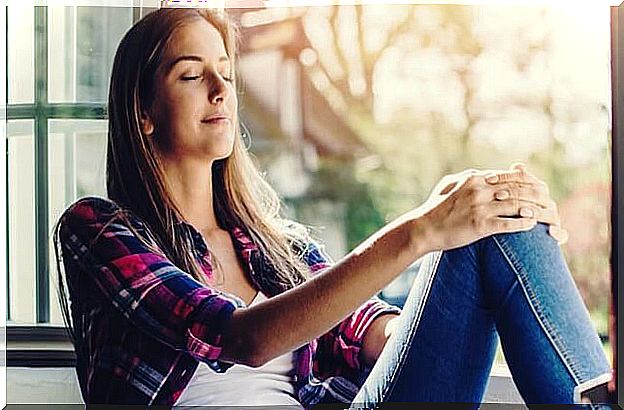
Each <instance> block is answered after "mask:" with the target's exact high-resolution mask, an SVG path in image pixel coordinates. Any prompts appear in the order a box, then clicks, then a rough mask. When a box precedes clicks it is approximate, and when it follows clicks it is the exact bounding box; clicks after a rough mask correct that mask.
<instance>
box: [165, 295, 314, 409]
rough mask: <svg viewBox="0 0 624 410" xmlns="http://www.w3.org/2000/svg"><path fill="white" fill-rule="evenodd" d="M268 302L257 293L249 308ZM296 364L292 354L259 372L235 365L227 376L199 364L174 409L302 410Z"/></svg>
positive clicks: (259, 368) (265, 365) (256, 369)
mask: <svg viewBox="0 0 624 410" xmlns="http://www.w3.org/2000/svg"><path fill="white" fill-rule="evenodd" d="M266 299H267V297H266V296H265V295H264V294H263V293H262V292H258V294H257V295H256V297H255V298H254V300H252V301H251V303H250V304H249V305H250V306H251V305H253V304H255V303H259V302H261V301H263V300H266ZM295 360H296V357H295V355H294V353H293V352H289V353H286V354H284V355H282V356H279V357H276V358H275V359H273V360H271V361H269V362H268V363H265V364H264V366H261V367H258V368H253V367H249V366H245V365H242V364H235V365H234V366H232V367H230V368H229V369H228V370H227V371H226V372H225V373H217V372H215V371H214V370H212V369H211V368H210V367H208V365H206V364H205V363H202V362H199V366H198V367H197V370H196V371H195V373H194V374H193V377H192V378H191V380H190V381H189V384H188V385H187V387H186V389H185V390H184V391H183V392H182V395H181V396H180V397H179V398H178V400H177V401H176V403H175V406H176V407H177V406H202V405H203V406H214V405H280V406H284V405H290V407H285V408H284V409H288V410H290V409H297V410H299V409H303V406H302V405H301V404H300V403H299V402H298V401H297V399H296V398H295V386H294V375H295ZM211 408H212V407H211Z"/></svg>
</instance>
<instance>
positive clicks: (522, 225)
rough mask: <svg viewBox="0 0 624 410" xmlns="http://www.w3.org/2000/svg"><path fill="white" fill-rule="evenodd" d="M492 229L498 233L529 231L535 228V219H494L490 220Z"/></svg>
mask: <svg viewBox="0 0 624 410" xmlns="http://www.w3.org/2000/svg"><path fill="white" fill-rule="evenodd" d="M490 224H491V225H492V229H493V230H494V231H495V232H498V233H505V232H519V231H528V230H530V229H532V228H533V227H535V225H536V224H537V219H535V218H499V217H496V218H492V219H490Z"/></svg>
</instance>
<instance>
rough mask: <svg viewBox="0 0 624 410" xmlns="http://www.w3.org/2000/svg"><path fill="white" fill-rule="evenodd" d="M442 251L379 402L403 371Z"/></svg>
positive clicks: (434, 262)
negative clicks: (406, 353) (398, 374)
mask: <svg viewBox="0 0 624 410" xmlns="http://www.w3.org/2000/svg"><path fill="white" fill-rule="evenodd" d="M442 253H443V252H442V251H439V252H437V253H436V254H435V259H434V260H433V263H432V264H433V267H432V269H431V277H430V278H429V280H428V282H427V286H426V289H425V295H424V297H423V298H422V300H421V303H420V304H419V306H418V308H419V310H418V312H417V313H416V316H415V319H414V320H413V321H412V322H411V323H410V328H409V331H408V333H407V334H408V338H407V342H406V343H405V344H404V345H403V347H402V349H401V352H400V354H399V363H397V365H396V366H395V367H394V369H393V370H392V374H391V375H390V382H389V383H388V384H387V385H386V387H385V389H384V390H383V391H382V393H381V402H382V403H383V402H385V400H386V398H388V397H389V396H390V395H391V394H392V392H393V391H394V387H395V386H396V382H397V380H396V379H397V373H398V372H399V371H400V370H401V369H403V366H404V365H405V361H406V360H407V359H406V357H405V356H406V355H405V352H406V351H409V349H410V346H411V345H412V343H413V342H414V338H413V334H414V332H415V331H416V329H417V328H418V325H419V324H420V319H421V318H422V314H423V310H424V309H425V306H426V304H427V299H428V298H429V294H430V293H431V287H432V284H433V280H434V279H435V277H436V275H437V273H438V272H437V270H438V265H439V264H440V260H441V259H442Z"/></svg>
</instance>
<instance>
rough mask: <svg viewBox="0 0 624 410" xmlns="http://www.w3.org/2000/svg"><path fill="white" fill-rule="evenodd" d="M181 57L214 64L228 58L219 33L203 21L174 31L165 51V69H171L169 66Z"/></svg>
mask: <svg viewBox="0 0 624 410" xmlns="http://www.w3.org/2000/svg"><path fill="white" fill-rule="evenodd" d="M182 56H199V57H202V58H203V59H207V60H209V61H214V62H219V61H221V60H222V59H223V57H226V58H227V57H228V55H227V50H226V48H225V44H224V42H223V38H222V37H221V33H220V32H219V31H218V30H217V29H216V28H215V27H214V26H213V25H212V24H210V23H209V22H207V21H206V20H204V19H201V20H196V21H193V22H191V23H187V24H184V25H182V26H180V27H178V28H177V29H176V30H174V32H173V33H172V36H171V39H170V41H169V44H168V45H167V49H166V50H165V55H164V64H165V68H166V69H167V68H171V67H170V66H169V65H170V64H172V63H174V62H175V61H176V60H178V59H179V58H180V57H182Z"/></svg>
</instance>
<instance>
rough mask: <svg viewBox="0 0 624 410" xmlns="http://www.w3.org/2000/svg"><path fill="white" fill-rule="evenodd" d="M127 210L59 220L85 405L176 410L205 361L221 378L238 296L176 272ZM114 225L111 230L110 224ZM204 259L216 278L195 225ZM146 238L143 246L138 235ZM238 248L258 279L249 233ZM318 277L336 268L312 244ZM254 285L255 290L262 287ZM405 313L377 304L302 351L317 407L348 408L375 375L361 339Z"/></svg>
mask: <svg viewBox="0 0 624 410" xmlns="http://www.w3.org/2000/svg"><path fill="white" fill-rule="evenodd" d="M119 210H120V208H119V206H118V205H117V204H116V203H115V202H113V201H111V200H109V199H104V198H98V197H88V198H83V199H81V200H79V201H77V202H76V203H74V204H73V205H72V206H70V207H69V208H68V209H67V210H66V211H65V213H64V214H63V216H62V217H61V219H60V227H59V229H60V231H59V232H60V243H61V249H62V255H63V264H64V267H65V275H66V279H67V284H68V290H69V299H70V311H71V316H72V322H73V325H74V332H75V337H76V341H75V345H74V348H75V351H76V358H77V361H76V370H77V374H78V380H79V383H80V389H81V392H82V396H83V399H84V401H85V403H87V404H92V403H97V404H150V405H166V406H171V405H174V404H175V402H176V401H177V399H178V397H179V396H180V395H181V394H182V392H183V391H184V389H185V388H186V386H187V384H188V383H189V381H190V379H191V377H192V376H193V374H194V372H195V370H196V369H197V366H198V364H199V362H200V361H201V362H204V363H206V364H207V365H208V366H210V367H211V368H212V369H213V370H215V371H216V372H221V373H222V372H225V371H227V369H228V368H230V367H231V366H233V364H232V363H226V362H223V361H220V360H219V355H220V353H221V349H222V348H223V345H222V336H221V335H222V332H223V329H224V327H225V325H226V324H227V323H228V321H229V320H230V318H231V316H232V313H233V311H234V309H237V308H239V307H246V304H245V302H244V301H243V300H242V299H240V298H239V297H237V296H235V295H233V294H228V293H225V292H221V291H219V290H216V289H213V288H210V287H206V286H205V285H204V284H202V283H200V282H199V281H197V280H196V279H194V278H193V277H192V276H191V275H190V274H188V273H186V272H184V271H182V270H180V269H179V268H177V267H176V266H175V265H174V264H173V263H172V262H171V261H169V260H168V259H167V258H166V257H165V256H164V255H163V254H162V252H160V251H159V249H158V247H157V246H156V245H155V244H154V243H150V244H149V246H148V244H147V243H146V240H145V239H144V238H145V237H147V238H150V237H151V236H150V233H149V232H148V230H147V227H146V225H145V224H144V223H143V222H142V221H141V220H140V219H139V218H138V217H136V216H134V215H133V214H132V213H131V212H130V213H126V215H127V216H128V218H127V221H128V222H122V220H121V219H114V218H113V220H112V222H110V221H111V216H112V215H114V214H115V213H116V212H117V211H119ZM107 222H108V223H107ZM183 225H184V226H185V227H186V229H189V230H190V233H191V237H192V238H193V244H194V248H195V253H196V257H197V258H198V260H199V261H200V266H202V267H203V269H204V271H205V272H206V273H207V274H208V273H209V272H210V269H211V267H210V264H209V262H207V261H206V258H205V257H204V256H206V244H205V242H204V241H203V239H202V236H201V234H199V233H198V232H197V230H196V229H194V228H193V227H192V226H191V225H190V224H185V223H183ZM137 232H138V233H139V234H140V236H141V237H142V238H143V240H142V239H139V237H138V236H137V235H136V233H137ZM231 236H232V238H233V239H234V244H235V249H236V251H237V252H238V253H239V256H240V257H242V258H243V260H244V261H245V266H243V268H244V270H245V271H246V272H249V274H250V275H254V268H256V269H257V268H258V267H257V265H255V266H254V264H253V263H252V260H253V258H252V256H253V254H254V253H256V252H258V248H257V246H256V245H255V244H254V243H253V242H252V241H251V240H250V239H249V237H248V236H247V235H246V233H245V232H244V230H243V229H241V228H235V229H233V230H232V231H231ZM303 258H304V260H305V262H306V263H307V265H308V266H309V267H310V271H311V272H312V274H316V273H319V272H321V271H322V270H323V269H326V268H328V267H329V266H330V265H331V263H332V261H331V259H330V258H329V257H328V256H327V255H326V254H325V253H324V252H323V251H322V248H321V247H320V246H317V245H315V244H314V243H311V244H310V245H309V246H308V250H307V251H306V252H305V253H304V256H303ZM254 283H255V282H254ZM400 312H401V310H400V309H399V308H398V307H396V306H392V305H389V304H387V303H386V302H384V301H382V300H381V299H379V298H378V297H376V296H375V297H373V298H371V299H370V300H368V301H367V302H366V303H364V304H363V305H362V306H360V307H359V308H358V309H356V310H355V311H354V312H353V313H351V314H350V315H349V316H347V317H346V318H345V319H344V320H342V321H341V322H340V323H339V324H338V325H336V326H335V327H334V328H333V329H331V330H330V331H329V332H327V333H326V334H324V335H321V336H320V337H318V338H316V339H314V340H311V341H310V342H309V343H307V344H305V345H304V346H302V347H300V348H299V349H297V350H296V352H295V353H296V355H297V362H296V376H295V391H296V393H297V397H298V400H299V401H300V402H301V404H302V405H303V406H305V407H306V408H309V407H310V406H311V405H313V404H317V403H328V402H342V403H350V402H351V401H352V400H353V398H354V397H355V394H356V393H357V391H358V390H359V388H360V387H361V385H362V383H363V382H364V380H365V379H366V377H367V376H368V374H369V373H370V370H371V367H367V366H364V364H363V363H362V362H361V361H360V358H359V353H360V349H361V347H362V339H363V337H364V335H365V333H366V331H367V329H368V328H369V326H370V325H371V323H372V322H373V320H374V319H375V318H376V317H378V316H379V315H381V314H385V313H395V314H398V313H400Z"/></svg>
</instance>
